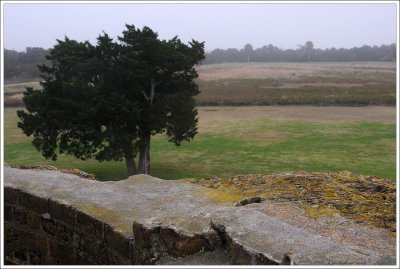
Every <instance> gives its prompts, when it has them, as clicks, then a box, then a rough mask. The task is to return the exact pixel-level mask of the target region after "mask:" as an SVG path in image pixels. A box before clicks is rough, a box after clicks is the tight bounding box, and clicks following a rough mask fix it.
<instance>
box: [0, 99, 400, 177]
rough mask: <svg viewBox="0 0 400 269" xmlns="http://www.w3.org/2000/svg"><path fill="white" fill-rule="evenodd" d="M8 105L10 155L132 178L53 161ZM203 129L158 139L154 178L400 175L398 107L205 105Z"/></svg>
mask: <svg viewBox="0 0 400 269" xmlns="http://www.w3.org/2000/svg"><path fill="white" fill-rule="evenodd" d="M16 110H17V108H5V115H4V116H5V122H4V124H5V126H4V127H5V128H4V136H5V137H4V138H5V140H4V159H5V161H6V162H8V163H9V164H12V165H22V164H23V165H33V164H43V163H48V164H51V165H54V166H56V167H58V168H72V167H74V168H78V169H81V170H83V171H86V172H88V173H94V174H96V175H97V176H98V177H99V178H100V179H101V180H118V179H122V178H124V177H126V175H127V174H126V168H125V165H124V162H103V163H98V162H96V161H94V160H89V161H79V160H76V159H75V158H74V157H72V156H60V157H59V160H58V161H56V162H53V161H46V160H45V159H44V158H43V157H42V156H41V155H40V153H38V152H37V151H36V150H35V149H34V147H33V146H32V145H31V143H30V138H28V137H26V136H25V135H24V134H22V133H21V131H20V130H19V129H18V128H17V127H16V124H17V120H18V119H17V116H16ZM198 110H199V134H198V135H197V136H196V138H195V139H194V140H193V141H191V142H189V143H184V144H183V145H182V146H181V147H175V146H174V145H173V144H171V143H168V142H167V141H166V139H165V138H164V137H163V136H162V135H157V136H156V137H154V138H153V140H152V146H151V157H152V175H154V176H157V177H160V178H164V179H178V178H206V177H213V176H220V177H229V176H233V175H239V174H253V173H258V174H265V173H270V172H275V171H279V172H284V171H299V170H305V171H313V172H314V171H319V172H337V171H342V170H348V171H352V172H356V173H360V174H363V175H376V176H379V177H383V178H388V179H393V180H394V179H395V178H396V124H395V121H396V113H395V107H385V106H376V107H374V106H369V107H308V106H300V107H299V106H297V107H296V106H290V107H287V106H268V107H199V108H198Z"/></svg>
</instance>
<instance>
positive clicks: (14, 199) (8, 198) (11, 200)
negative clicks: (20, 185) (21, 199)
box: [4, 187, 19, 205]
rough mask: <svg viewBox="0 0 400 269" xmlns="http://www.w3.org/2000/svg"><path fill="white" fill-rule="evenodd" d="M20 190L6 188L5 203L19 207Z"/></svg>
mask: <svg viewBox="0 0 400 269" xmlns="http://www.w3.org/2000/svg"><path fill="white" fill-rule="evenodd" d="M18 192H19V191H18V190H17V189H14V188H11V187H4V203H7V204H12V205H18Z"/></svg>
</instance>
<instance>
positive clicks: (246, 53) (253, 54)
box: [4, 41, 396, 83]
mask: <svg viewBox="0 0 400 269" xmlns="http://www.w3.org/2000/svg"><path fill="white" fill-rule="evenodd" d="M49 53H50V49H43V48H30V47H29V48H27V49H26V51H23V52H18V51H15V50H8V49H5V50H4V79H5V82H6V83H17V82H27V81H33V80H37V79H38V78H40V72H39V70H38V68H37V65H38V64H43V63H46V64H48V62H47V60H46V57H45V56H46V55H47V54H49ZM395 60H396V44H391V45H382V46H372V47H371V46H362V47H357V48H351V49H344V48H341V49H336V48H330V49H325V50H322V49H316V48H314V45H313V43H312V42H311V41H307V42H306V43H305V44H304V45H301V46H299V47H298V48H297V49H286V50H284V49H280V48H278V47H276V46H274V45H272V44H270V45H268V46H263V47H261V48H257V49H253V46H252V45H251V44H247V45H246V46H244V48H242V49H240V50H239V49H226V50H223V49H216V50H213V51H212V52H210V53H207V54H206V58H205V60H204V62H203V63H204V64H213V63H232V62H309V61H311V62H353V61H354V62H357V61H395Z"/></svg>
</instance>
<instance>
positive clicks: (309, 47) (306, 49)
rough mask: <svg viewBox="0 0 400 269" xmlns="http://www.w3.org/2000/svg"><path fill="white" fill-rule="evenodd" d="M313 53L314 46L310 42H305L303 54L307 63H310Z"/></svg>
mask: <svg viewBox="0 0 400 269" xmlns="http://www.w3.org/2000/svg"><path fill="white" fill-rule="evenodd" d="M313 52H314V44H313V42H311V41H307V42H306V44H305V45H304V53H305V56H306V59H307V63H309V62H310V60H311V56H312V54H313Z"/></svg>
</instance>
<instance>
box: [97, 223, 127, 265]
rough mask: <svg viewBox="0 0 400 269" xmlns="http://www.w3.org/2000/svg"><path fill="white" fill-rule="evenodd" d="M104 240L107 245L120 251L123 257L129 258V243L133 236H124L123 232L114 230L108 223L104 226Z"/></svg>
mask: <svg viewBox="0 0 400 269" xmlns="http://www.w3.org/2000/svg"><path fill="white" fill-rule="evenodd" d="M104 234H105V241H106V245H107V247H109V248H111V249H113V250H115V251H116V252H118V253H120V254H121V255H122V256H123V257H125V258H127V259H129V255H130V253H129V244H130V242H131V241H132V242H133V241H134V239H133V238H129V237H125V236H124V235H123V234H121V233H119V232H117V231H115V230H114V229H113V228H112V227H110V226H109V225H106V227H105V232H104Z"/></svg>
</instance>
